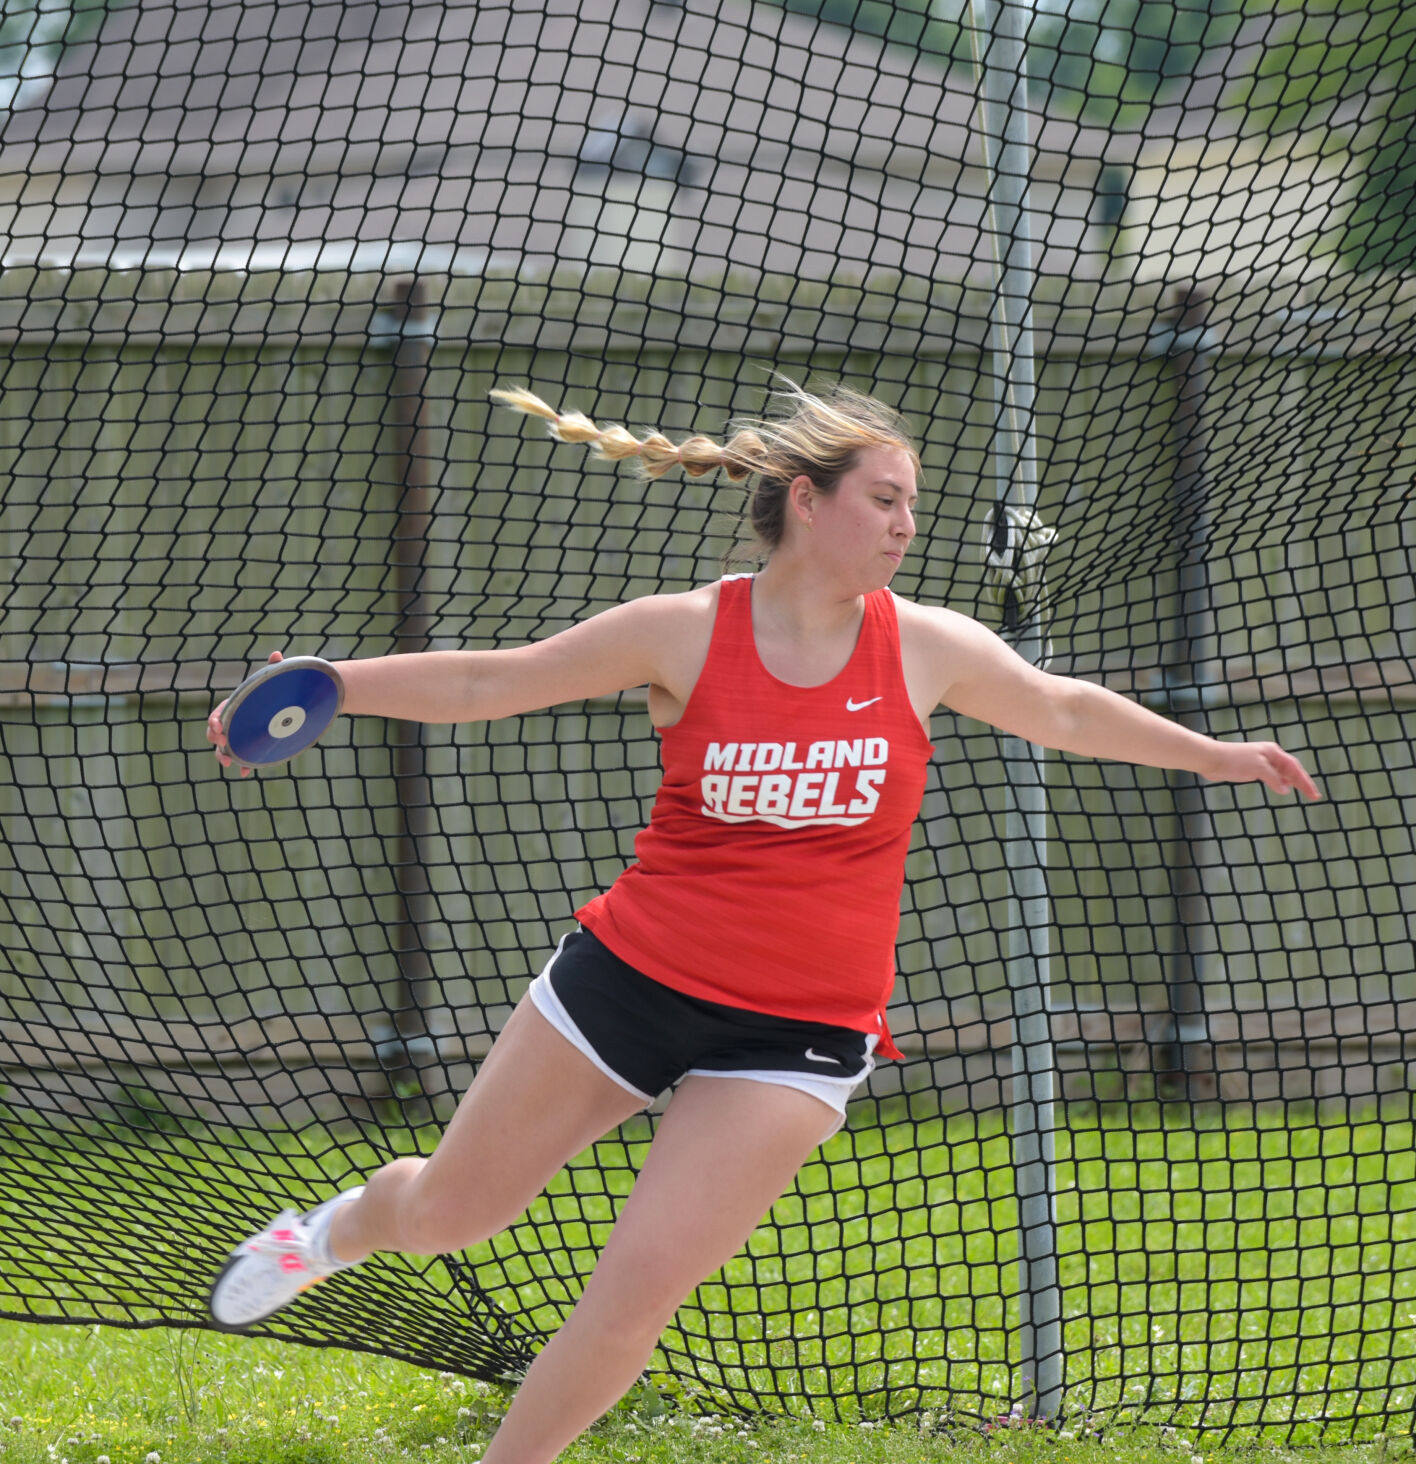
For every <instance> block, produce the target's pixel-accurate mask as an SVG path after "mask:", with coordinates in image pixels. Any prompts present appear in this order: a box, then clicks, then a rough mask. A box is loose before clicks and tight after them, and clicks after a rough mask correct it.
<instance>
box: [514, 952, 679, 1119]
mask: <svg viewBox="0 0 1416 1464" xmlns="http://www.w3.org/2000/svg"><path fill="white" fill-rule="evenodd" d="M573 933H574V932H572V931H569V930H567V931H566V933H565V935H563V936H561V938H560V942H559V944H558V945H557V946H556V948H555V951H554V953H553V954H552V956H551V959H550V960H549V961H547V962H546V964H545V965H544V966H543V967H542V968H541V974H540V975H539V976H538V977H537V978H536V979H535V980H534V981H533V982H532V983H531V985H530V986H529V987H527V989H526V994H527V996H529V997H530V998H531V1000H532V1002H533V1003H534V1004H535V1007H536V1010H537V1011H538V1012H540V1014H541V1015H542V1016H543V1017H545V1019H546V1020H547V1021H548V1022H549V1023H550V1024H551V1026H553V1027H554V1028H555V1029H556V1031H557V1032H559V1033H560V1034H561V1036H562V1037H564V1038H565V1040H566V1041H567V1042H569V1043H570V1045H571V1046H572V1047H573V1048H575V1050H576V1051H577V1052H579V1053H582V1054H583V1055H584V1056H585V1057H588V1058H589V1059H590V1061H591V1062H593V1063H594V1064H595V1066H596V1067H597V1068H599V1069H600V1071H601V1072H602V1073H604V1075H605V1076H606V1077H607V1078H609V1079H610V1081H611V1082H614V1083H618V1084H619V1085H620V1087H621V1088H623V1089H624V1090H625V1091H626V1092H627V1093H633V1094H634V1096H635V1097H636V1098H638V1099H639V1100H640V1102H642V1103H643V1104H645V1106H646V1107H647V1106H648V1105H649V1104H650V1103H652V1102H653V1101H654V1095H653V1094H652V1093H641V1092H640V1091H639V1089H638V1088H636V1087H635V1086H634V1084H633V1083H631V1082H629V1081H627V1080H626V1079H625V1078H622V1077H620V1075H619V1074H618V1073H617V1072H616V1071H615V1070H614V1068H612V1067H611V1066H610V1065H609V1063H607V1062H606V1061H605V1059H604V1058H603V1057H601V1056H600V1054H599V1053H598V1052H596V1051H595V1049H594V1047H593V1046H592V1045H591V1043H590V1039H589V1038H588V1037H586V1035H585V1034H584V1033H583V1032H582V1031H581V1030H580V1028H579V1027H577V1026H576V1025H575V1022H574V1019H573V1018H572V1017H571V1015H570V1013H569V1012H568V1011H566V1009H565V1007H564V1006H562V1005H561V999H560V997H558V996H557V995H556V990H555V987H553V986H552V985H551V967H552V966H554V965H555V963H556V956H558V955H560V953H561V946H563V945H564V944H565V943H566V940H567V939H568V938H569V936H571V935H572V934H573Z"/></svg>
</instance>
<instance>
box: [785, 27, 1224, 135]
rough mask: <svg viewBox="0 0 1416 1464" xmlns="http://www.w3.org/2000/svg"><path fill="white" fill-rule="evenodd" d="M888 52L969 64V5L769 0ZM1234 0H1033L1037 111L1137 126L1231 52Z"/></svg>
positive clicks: (1031, 52)
mask: <svg viewBox="0 0 1416 1464" xmlns="http://www.w3.org/2000/svg"><path fill="white" fill-rule="evenodd" d="M773 3H776V4H780V5H782V6H783V8H784V9H786V10H790V11H793V12H795V13H797V14H801V15H810V16H813V17H815V18H816V19H818V20H822V21H826V22H828V23H830V24H833V25H841V26H846V27H848V28H850V29H852V30H855V31H859V32H861V33H862V34H864V35H871V36H878V37H879V38H880V39H881V40H883V41H886V42H888V43H889V44H891V45H897V46H902V47H907V48H909V49H910V50H914V51H918V52H919V53H920V54H921V55H926V56H935V57H938V58H939V59H940V60H941V62H943V63H944V64H945V65H963V66H972V65H973V64H974V60H973V38H972V36H971V34H970V30H971V27H972V25H973V18H972V14H971V8H970V5H969V0H952V3H951V4H949V5H948V6H941V5H939V4H932V3H930V0H899V3H896V4H884V3H882V0H773ZM1242 20H1243V0H1038V4H1037V7H1036V10H1035V13H1034V18H1033V21H1032V26H1031V29H1030V32H1029V44H1028V83H1029V92H1030V94H1031V98H1032V100H1033V102H1034V103H1035V104H1036V105H1039V106H1043V107H1046V108H1047V109H1048V110H1049V111H1051V112H1053V113H1060V114H1063V115H1067V116H1075V117H1079V118H1080V119H1081V120H1083V121H1086V122H1090V123H1095V124H1096V125H1098V126H1136V125H1138V124H1139V123H1140V122H1141V121H1142V120H1143V119H1144V115H1145V112H1146V111H1147V110H1148V109H1149V108H1150V107H1151V106H1153V105H1155V104H1156V103H1157V102H1158V101H1162V100H1165V99H1166V98H1167V97H1168V96H1170V95H1172V94H1179V93H1180V92H1181V91H1183V87H1184V83H1185V82H1186V81H1187V80H1188V78H1189V77H1190V76H1191V75H1193V73H1194V71H1195V68H1196V67H1197V66H1198V65H1199V63H1200V61H1201V60H1202V59H1203V57H1204V56H1205V55H1206V53H1207V52H1208V51H1210V50H1213V49H1216V48H1218V47H1222V46H1227V45H1229V44H1231V43H1232V42H1233V40H1234V38H1235V36H1236V35H1237V34H1238V29H1239V25H1240V24H1241V22H1242Z"/></svg>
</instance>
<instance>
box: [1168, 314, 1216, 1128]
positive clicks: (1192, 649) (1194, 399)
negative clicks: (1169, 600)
mask: <svg viewBox="0 0 1416 1464" xmlns="http://www.w3.org/2000/svg"><path fill="white" fill-rule="evenodd" d="M1172 309H1173V310H1174V312H1175V315H1176V318H1175V325H1174V330H1173V333H1172V334H1171V335H1170V337H1169V346H1170V351H1171V359H1172V360H1173V362H1174V376H1175V382H1176V394H1175V416H1174V439H1175V477H1174V480H1173V483H1172V485H1171V493H1170V506H1171V515H1170V517H1171V524H1172V529H1173V532H1174V535H1175V541H1176V566H1175V596H1174V613H1173V618H1172V620H1171V624H1170V625H1169V627H1167V634H1166V637H1165V642H1164V646H1165V650H1164V658H1163V663H1162V671H1163V675H1164V684H1165V689H1166V692H1167V698H1168V705H1167V707H1166V710H1167V711H1168V712H1169V714H1170V715H1171V716H1173V717H1175V718H1176V719H1177V720H1178V721H1180V722H1182V723H1185V724H1187V725H1193V724H1194V723H1195V722H1196V721H1200V722H1203V720H1204V714H1203V711H1202V710H1201V709H1200V708H1199V707H1198V705H1197V695H1196V693H1197V689H1198V687H1199V686H1200V684H1201V677H1200V670H1201V667H1202V666H1203V665H1204V663H1205V662H1206V661H1207V660H1208V659H1209V658H1210V657H1211V656H1213V655H1214V654H1215V647H1214V643H1213V641H1214V607H1213V604H1212V597H1211V593H1210V583H1209V542H1208V540H1209V518H1210V505H1209V502H1208V494H1207V488H1206V471H1207V467H1208V464H1207V462H1206V456H1207V452H1208V447H1209V423H1208V422H1207V420H1206V416H1205V404H1206V401H1207V400H1208V397H1209V393H1210V384H1211V378H1212V376H1213V372H1214V350H1215V345H1216V341H1215V338H1214V334H1213V332H1212V331H1211V330H1210V328H1209V309H1210V299H1209V296H1208V295H1207V294H1206V293H1205V292H1204V291H1203V290H1201V289H1199V288H1198V287H1193V286H1192V287H1190V288H1188V289H1181V290H1179V291H1177V292H1176V294H1175V297H1174V299H1173V304H1172ZM1166 781H1167V782H1168V783H1169V785H1170V789H1171V797H1172V799H1173V801H1174V809H1175V838H1174V840H1173V841H1172V842H1171V844H1170V847H1169V849H1168V851H1167V865H1168V868H1169V870H1170V893H1171V898H1172V901H1173V904H1174V910H1175V920H1174V925H1173V927H1172V941H1171V947H1170V951H1169V953H1168V957H1167V961H1166V967H1167V969H1166V997H1167V1001H1166V1004H1167V1006H1168V1007H1169V1011H1168V1012H1167V1013H1166V1014H1165V1015H1166V1028H1165V1032H1164V1036H1163V1040H1162V1041H1160V1042H1159V1043H1158V1044H1157V1047H1156V1058H1155V1086H1156V1097H1157V1098H1158V1099H1160V1100H1162V1101H1179V1102H1186V1103H1188V1102H1190V1101H1192V1100H1194V1099H1199V1098H1205V1097H1210V1096H1213V1095H1214V1093H1215V1092H1217V1086H1216V1085H1217V1079H1216V1076H1215V1071H1214V1054H1213V1051H1212V1050H1209V1051H1206V1047H1207V1039H1208V1034H1209V1029H1208V1019H1207V1017H1206V1014H1205V1004H1204V976H1205V972H1204V967H1205V963H1206V957H1207V955H1208V954H1209V953H1211V952H1212V951H1213V950H1214V940H1213V933H1212V931H1211V929H1210V918H1209V915H1210V912H1209V892H1208V890H1207V889H1206V886H1205V878H1204V872H1203V859H1202V857H1197V851H1199V854H1200V855H1203V851H1204V846H1205V844H1206V842H1207V841H1209V840H1211V839H1212V838H1213V836H1214V829H1213V825H1212V822H1211V819H1210V816H1209V800H1208V798H1207V796H1206V793H1205V789H1204V782H1203V780H1202V779H1201V778H1200V777H1198V776H1197V775H1196V774H1194V773H1185V772H1174V771H1172V772H1170V773H1168V774H1167V775H1166Z"/></svg>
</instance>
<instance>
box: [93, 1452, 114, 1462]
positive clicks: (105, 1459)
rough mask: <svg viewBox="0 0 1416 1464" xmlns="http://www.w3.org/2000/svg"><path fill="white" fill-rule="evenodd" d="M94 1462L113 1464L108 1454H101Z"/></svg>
mask: <svg viewBox="0 0 1416 1464" xmlns="http://www.w3.org/2000/svg"><path fill="white" fill-rule="evenodd" d="M93 1464H113V1461H112V1460H111V1459H110V1458H109V1457H108V1455H107V1454H100V1455H99V1456H98V1458H97V1459H95V1460H94V1461H93Z"/></svg>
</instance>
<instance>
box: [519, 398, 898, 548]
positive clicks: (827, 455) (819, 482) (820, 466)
mask: <svg viewBox="0 0 1416 1464" xmlns="http://www.w3.org/2000/svg"><path fill="white" fill-rule="evenodd" d="M779 379H780V380H782V381H784V382H785V383H786V389H785V390H783V391H779V392H776V393H774V395H775V396H778V397H782V398H785V399H786V400H788V401H789V402H790V403H792V408H793V409H792V410H791V411H790V412H789V413H788V414H786V415H784V416H782V417H780V418H771V419H769V418H756V417H754V418H741V419H736V421H735V423H733V424H729V425H730V426H734V425H735V426H736V431H734V432H733V435H732V437H731V438H729V440H728V442H727V443H726V445H719V444H718V443H716V442H714V441H713V439H712V438H711V437H704V436H701V435H696V436H693V437H689V438H687V439H685V440H684V441H683V442H681V443H679V444H678V445H677V446H675V445H674V444H673V443H672V442H670V441H669V439H668V438H667V437H665V436H664V434H663V433H662V432H650V433H649V434H648V435H647V436H646V437H644V438H643V439H640V438H638V437H636V436H635V435H634V434H633V433H632V432H630V431H629V430H628V428H625V427H620V426H615V427H604V428H601V427H597V426H596V425H595V424H594V423H593V422H592V421H591V420H590V418H589V417H587V416H586V415H585V414H584V413H583V412H577V411H567V412H557V411H556V410H555V409H554V408H553V407H550V406H548V405H547V404H546V403H545V402H543V401H542V400H541V398H540V397H538V396H536V395H535V394H534V393H533V392H530V391H526V390H524V389H523V388H521V387H499V388H497V390H495V391H493V392H492V393H491V396H492V400H493V401H497V402H500V403H501V404H502V405H503V406H507V407H511V408H512V409H513V410H514V411H518V412H525V413H527V414H528V415H529V416H534V417H544V418H545V419H546V421H548V422H549V423H550V427H549V429H548V430H549V432H550V435H551V436H552V437H554V438H555V439H556V440H557V441H558V442H581V443H587V444H588V445H589V447H590V451H591V452H592V453H593V454H594V455H595V456H596V457H598V458H602V459H604V460H605V461H608V462H622V461H624V460H625V459H628V458H633V459H636V461H635V464H634V466H635V469H636V470H637V472H638V473H639V474H640V476H641V477H644V478H659V477H662V476H663V475H664V474H665V473H667V472H668V471H669V470H670V469H671V468H676V467H678V468H682V469H683V470H684V472H686V473H687V474H688V475H689V476H690V477H693V478H701V477H702V476H703V475H704V474H705V473H711V472H713V471H714V470H715V469H717V468H721V469H722V470H723V471H724V472H725V473H726V474H727V475H728V477H729V478H730V479H731V480H732V481H733V482H735V483H741V482H743V481H744V480H745V479H747V478H748V477H749V476H751V475H752V474H754V473H756V474H757V475H758V478H759V481H758V483H757V484H756V486H755V487H754V488H753V489H752V491H751V493H750V496H749V501H748V505H747V511H746V513H745V515H744V517H745V518H746V520H747V522H749V523H750V524H751V526H752V529H753V531H754V533H755V534H756V536H757V539H758V540H759V542H760V543H761V545H762V546H763V547H764V548H766V549H768V550H770V549H774V548H776V546H777V545H778V544H779V543H780V542H781V539H782V534H783V532H784V525H785V514H786V500H787V489H788V487H789V486H790V484H791V483H792V481H793V480H794V479H795V478H797V477H799V476H802V475H805V476H806V477H808V478H810V479H811V481H812V483H813V485H814V486H815V487H816V489H817V490H818V491H819V492H821V493H823V494H829V493H832V492H834V491H835V488H836V485H837V484H838V483H839V482H840V480H841V478H842V476H843V475H844V474H845V473H847V472H849V471H850V470H851V468H853V467H854V466H855V463H856V459H857V456H858V455H859V453H860V452H861V451H862V449H864V448H870V447H894V448H903V449H904V450H905V451H906V452H908V453H909V455H910V458H911V460H912V461H913V463H914V468H915V473H916V474H917V475H918V474H919V473H920V471H921V469H920V460H919V450H918V449H917V448H916V447H915V444H914V441H913V440H912V438H911V437H910V435H909V430H908V428H907V427H906V425H905V421H904V418H902V417H901V416H900V414H899V413H898V412H896V411H895V410H894V409H893V408H891V407H887V406H886V405H885V404H884V403H883V402H879V401H876V400H875V398H874V397H869V396H865V395H864V394H863V393H861V392H857V391H852V390H851V388H850V387H848V386H843V385H840V384H839V383H836V384H834V385H832V386H830V387H827V388H826V389H825V390H824V391H823V392H822V393H821V394H820V395H814V394H813V393H811V392H808V391H804V390H803V389H802V388H801V387H799V386H798V385H797V384H796V383H795V382H794V381H792V380H790V379H789V378H788V377H785V376H782V377H780V378H779Z"/></svg>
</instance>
